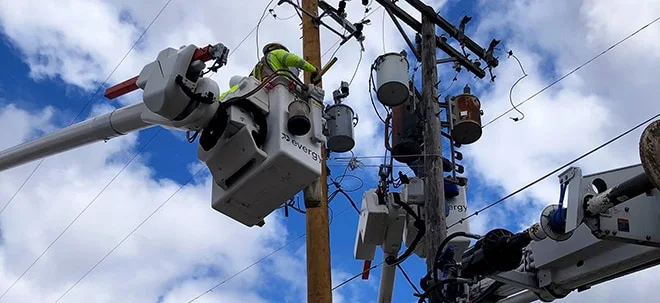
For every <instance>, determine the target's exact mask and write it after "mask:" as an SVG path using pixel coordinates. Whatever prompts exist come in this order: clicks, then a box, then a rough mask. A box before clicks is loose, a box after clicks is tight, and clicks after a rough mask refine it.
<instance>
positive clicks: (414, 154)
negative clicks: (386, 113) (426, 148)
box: [392, 102, 422, 164]
mask: <svg viewBox="0 0 660 303" xmlns="http://www.w3.org/2000/svg"><path fill="white" fill-rule="evenodd" d="M420 138H421V136H420V125H419V119H418V118H417V116H416V115H414V114H413V109H412V104H411V102H405V103H404V104H401V105H399V106H395V107H393V108H392V157H394V160H396V161H399V162H401V163H406V164H409V163H412V162H414V161H415V160H417V159H419V158H420V156H419V155H420V154H421V153H422V151H421V143H422V142H420Z"/></svg>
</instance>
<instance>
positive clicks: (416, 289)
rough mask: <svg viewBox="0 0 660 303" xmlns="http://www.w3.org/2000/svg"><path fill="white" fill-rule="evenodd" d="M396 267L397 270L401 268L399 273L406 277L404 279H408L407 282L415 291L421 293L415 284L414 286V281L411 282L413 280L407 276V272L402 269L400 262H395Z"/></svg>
mask: <svg viewBox="0 0 660 303" xmlns="http://www.w3.org/2000/svg"><path fill="white" fill-rule="evenodd" d="M396 267H398V268H399V270H401V273H402V274H403V277H404V278H406V281H408V284H410V287H412V288H413V290H414V291H415V293H418V294H421V293H422V292H421V291H419V289H418V288H417V286H415V283H413V281H412V280H411V279H410V277H409V276H408V273H407V272H406V271H405V270H404V269H403V266H401V264H397V265H396Z"/></svg>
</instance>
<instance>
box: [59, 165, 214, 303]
mask: <svg viewBox="0 0 660 303" xmlns="http://www.w3.org/2000/svg"><path fill="white" fill-rule="evenodd" d="M204 168H206V166H202V167H200V169H198V170H197V172H195V173H194V174H193V175H192V176H191V177H190V178H188V180H186V182H184V183H183V184H181V185H180V186H179V188H178V189H177V190H176V191H175V192H174V193H172V194H171V195H170V196H169V197H168V198H167V199H165V201H163V202H162V203H161V204H160V205H158V207H156V209H154V210H153V211H152V212H151V213H150V214H149V215H148V216H147V217H146V218H144V220H142V222H140V224H138V225H137V226H136V227H135V228H133V230H131V232H129V233H128V235H126V236H125V237H124V238H123V239H122V240H121V241H119V243H117V245H115V247H113V248H112V249H111V250H110V251H108V252H107V253H106V254H105V256H103V257H102V258H101V259H100V260H99V261H98V262H96V264H94V266H92V267H91V268H90V269H89V270H88V271H87V272H86V273H85V274H84V275H83V276H82V277H80V279H78V280H77V281H76V282H75V283H73V285H71V287H69V288H68V289H67V290H66V291H65V292H64V293H63V294H62V295H61V296H60V297H59V298H57V300H55V302H58V301H59V300H61V299H62V298H64V296H66V294H68V293H69V292H70V291H71V290H72V289H73V288H75V287H76V286H77V285H78V284H79V283H80V282H81V281H82V280H83V279H85V277H87V275H89V274H90V273H91V272H92V271H93V270H94V269H96V268H97V267H98V266H99V265H100V264H101V263H102V262H103V261H104V260H105V259H107V258H108V257H109V256H110V255H111V254H112V253H114V252H115V251H116V250H117V248H119V246H121V245H122V244H123V243H124V242H125V241H126V240H127V239H128V238H129V237H130V236H132V235H133V234H134V233H135V232H136V231H137V230H138V229H139V228H140V227H142V225H144V224H145V223H146V222H147V221H149V219H151V217H153V215H154V214H156V212H158V211H159V210H160V209H161V208H163V206H165V204H167V202H169V201H170V200H171V199H172V198H173V197H174V196H175V195H176V194H177V193H179V191H181V190H182V189H183V187H184V186H186V185H187V184H188V183H190V181H192V180H193V179H194V178H195V177H196V176H197V175H198V174H199V173H200V172H202V170H203V169H204Z"/></svg>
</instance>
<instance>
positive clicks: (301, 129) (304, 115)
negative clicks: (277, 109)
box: [287, 99, 312, 136]
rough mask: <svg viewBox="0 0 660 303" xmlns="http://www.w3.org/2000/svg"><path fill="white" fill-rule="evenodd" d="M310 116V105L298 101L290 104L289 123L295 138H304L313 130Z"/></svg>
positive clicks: (290, 130)
mask: <svg viewBox="0 0 660 303" xmlns="http://www.w3.org/2000/svg"><path fill="white" fill-rule="evenodd" d="M310 115H311V109H310V107H309V103H307V102H305V101H302V100H298V99H296V100H294V101H293V102H291V103H289V121H288V122H287V129H288V130H289V132H290V133H291V134H292V135H294V136H302V135H305V134H306V133H307V132H309V130H310V129H311V128H312V122H311V121H310Z"/></svg>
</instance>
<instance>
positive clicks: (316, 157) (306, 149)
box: [281, 133, 321, 163]
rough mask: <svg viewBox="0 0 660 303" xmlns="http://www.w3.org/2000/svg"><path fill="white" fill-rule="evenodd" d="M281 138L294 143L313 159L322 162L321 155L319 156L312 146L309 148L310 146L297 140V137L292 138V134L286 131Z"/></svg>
mask: <svg viewBox="0 0 660 303" xmlns="http://www.w3.org/2000/svg"><path fill="white" fill-rule="evenodd" d="M281 140H285V141H286V142H290V143H291V144H293V146H295V147H297V148H298V149H300V150H302V151H303V153H305V154H307V155H308V156H310V157H311V158H312V160H314V161H317V162H319V163H321V156H319V154H318V153H317V152H316V151H314V150H312V149H311V148H309V147H307V146H305V145H303V144H302V143H300V142H298V141H296V139H291V136H289V135H287V134H285V133H282V138H281Z"/></svg>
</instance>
